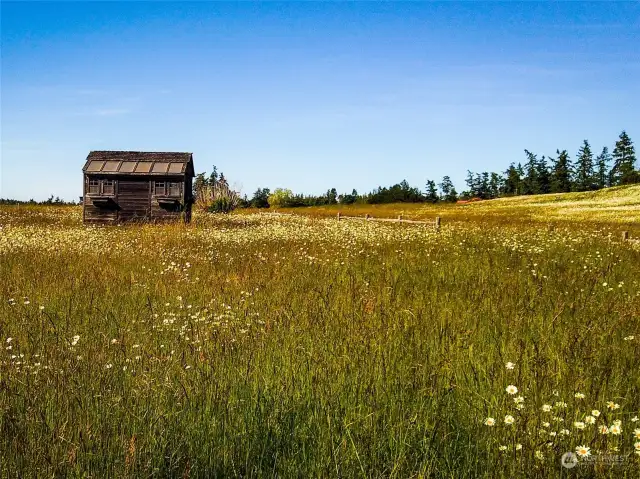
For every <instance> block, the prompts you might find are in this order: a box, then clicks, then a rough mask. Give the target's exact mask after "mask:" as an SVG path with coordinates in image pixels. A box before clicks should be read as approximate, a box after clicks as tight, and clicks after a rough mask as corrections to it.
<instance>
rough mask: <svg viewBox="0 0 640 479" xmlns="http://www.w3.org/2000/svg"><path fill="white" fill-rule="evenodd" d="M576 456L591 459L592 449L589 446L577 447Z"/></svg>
mask: <svg viewBox="0 0 640 479" xmlns="http://www.w3.org/2000/svg"><path fill="white" fill-rule="evenodd" d="M576 454H577V455H578V456H580V457H589V456H590V455H591V448H590V447H587V446H578V447H576Z"/></svg>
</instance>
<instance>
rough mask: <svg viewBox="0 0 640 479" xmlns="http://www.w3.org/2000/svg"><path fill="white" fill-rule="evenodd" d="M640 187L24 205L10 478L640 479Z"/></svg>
mask: <svg viewBox="0 0 640 479" xmlns="http://www.w3.org/2000/svg"><path fill="white" fill-rule="evenodd" d="M636 190H637V191H636ZM614 193H615V191H614ZM638 193H640V189H638V187H636V189H627V190H620V191H618V193H617V194H614V195H610V197H609V198H608V200H605V199H602V198H601V199H600V200H601V201H603V203H602V204H601V205H600V207H598V199H597V198H596V199H593V198H586V199H585V198H581V197H576V196H566V197H564V199H560V200H555V201H553V200H552V199H551V198H540V197H539V198H527V199H526V200H520V199H514V200H495V202H486V204H477V205H475V204H474V205H465V206H464V207H461V206H446V207H444V206H438V205H436V206H433V207H425V206H420V207H418V206H411V207H407V206H398V205H396V206H395V207H392V206H385V207H384V208H383V207H380V208H377V209H376V210H375V211H376V212H377V213H378V215H380V211H386V212H387V214H388V215H389V216H390V217H393V216H395V215H397V214H399V213H402V214H404V215H405V217H407V218H410V217H411V215H412V214H413V215H414V218H416V219H421V218H424V219H428V218H433V217H435V216H436V215H440V216H442V217H443V224H442V228H441V229H440V230H439V231H436V230H435V229H434V228H433V227H432V226H431V225H417V224H397V223H378V222H372V221H369V222H366V221H361V220H343V221H337V220H336V219H335V218H334V215H335V213H336V210H335V209H332V208H324V209H323V208H316V209H312V210H305V211H302V213H304V214H306V215H307V216H301V215H273V214H269V213H255V212H253V213H248V214H247V213H245V214H232V215H209V214H203V213H200V214H197V215H194V221H193V222H192V224H190V225H182V224H173V225H127V226H114V227H88V226H83V225H82V224H81V209H80V208H79V207H25V206H11V207H9V206H7V207H1V208H0V278H1V279H0V343H1V345H2V349H1V350H0V477H96V478H98V477H100V478H101V477H117V478H127V477H131V478H133V477H136V478H137V477H305V478H308V477H371V478H379V477H389V478H409V477H415V478H420V477H450V478H472V477H473V478H475V477H487V478H496V477H539V478H547V477H616V478H619V477H633V478H635V477H638V475H639V474H640V421H638V416H640V368H639V364H640V361H639V359H638V345H639V344H638V342H639V341H640V241H638V239H637V238H638V235H637V234H635V232H636V231H637V223H636V221H637V219H638V216H637V215H638V207H639V206H638V205H639V204H640V202H637V203H634V201H633V199H631V200H621V199H620V198H621V197H623V196H624V197H625V198H626V197H629V196H630V197H632V198H633V196H634V195H636V194H638ZM600 194H604V193H600ZM639 196H640V194H639ZM509 201H511V203H510V204H509ZM589 201H591V203H589ZM607 201H608V203H607ZM536 202H537V203H536ZM516 203H518V204H516ZM520 203H521V204H520ZM621 203H623V204H621ZM594 205H595V206H594ZM352 208H353V211H355V212H356V213H357V214H361V213H363V212H364V209H363V207H358V206H354V207H352ZM358 208H359V209H358ZM412 208H413V209H414V210H415V211H413V212H412V210H411V209H412ZM456 208H457V209H456ZM558 208H565V209H566V210H565V211H564V214H561V213H557V212H558ZM611 208H613V209H611ZM590 210H593V211H590ZM342 211H343V213H345V214H348V211H347V210H345V209H343V210H342ZM367 211H369V210H367ZM572 212H573V213H572ZM374 215H375V213H374ZM554 215H555V216H554ZM550 220H556V221H554V224H556V225H557V226H556V228H555V229H554V230H552V231H549V230H548V228H546V223H547V222H549V221H550ZM621 228H624V229H627V230H629V231H631V232H632V235H631V238H632V239H631V240H630V241H622V240H621V237H620V230H621ZM566 452H573V453H574V454H576V457H577V459H578V464H577V465H576V466H575V467H574V468H572V469H567V468H564V467H563V466H562V465H561V456H562V455H563V454H564V453H566Z"/></svg>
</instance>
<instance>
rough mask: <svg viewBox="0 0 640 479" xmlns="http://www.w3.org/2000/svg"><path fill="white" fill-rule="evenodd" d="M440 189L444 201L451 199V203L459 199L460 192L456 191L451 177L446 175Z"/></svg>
mask: <svg viewBox="0 0 640 479" xmlns="http://www.w3.org/2000/svg"><path fill="white" fill-rule="evenodd" d="M440 191H441V192H442V196H441V198H442V201H449V202H451V203H453V202H456V201H458V192H457V191H456V189H455V187H454V186H453V183H452V182H451V178H449V177H448V176H445V177H444V178H442V183H440Z"/></svg>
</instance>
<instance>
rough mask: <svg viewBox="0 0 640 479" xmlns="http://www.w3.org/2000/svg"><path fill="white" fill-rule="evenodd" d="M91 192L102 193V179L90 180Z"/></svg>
mask: <svg viewBox="0 0 640 479" xmlns="http://www.w3.org/2000/svg"><path fill="white" fill-rule="evenodd" d="M89 194H95V195H98V194H100V180H89Z"/></svg>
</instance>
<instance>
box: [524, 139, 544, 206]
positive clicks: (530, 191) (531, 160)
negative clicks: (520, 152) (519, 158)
mask: <svg viewBox="0 0 640 479" xmlns="http://www.w3.org/2000/svg"><path fill="white" fill-rule="evenodd" d="M524 152H525V154H526V155H527V162H526V163H525V164H524V168H525V170H526V171H527V174H526V176H525V177H524V180H523V185H522V186H523V191H522V194H524V195H535V194H537V193H539V192H540V191H539V186H538V156H537V155H534V154H533V153H531V152H530V151H529V150H524Z"/></svg>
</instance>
